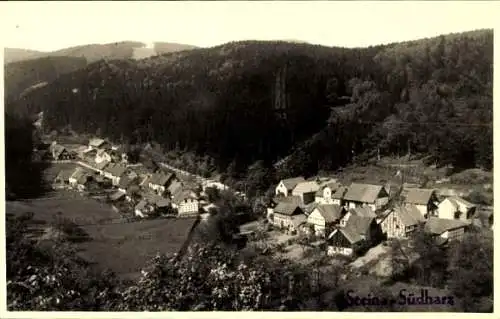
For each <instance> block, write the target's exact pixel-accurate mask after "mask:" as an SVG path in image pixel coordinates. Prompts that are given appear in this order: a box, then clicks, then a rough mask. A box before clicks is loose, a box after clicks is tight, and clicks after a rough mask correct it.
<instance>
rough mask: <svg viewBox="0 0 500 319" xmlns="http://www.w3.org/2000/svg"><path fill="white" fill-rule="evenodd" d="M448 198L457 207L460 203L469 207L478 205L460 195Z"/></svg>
mask: <svg viewBox="0 0 500 319" xmlns="http://www.w3.org/2000/svg"><path fill="white" fill-rule="evenodd" d="M448 200H449V201H450V202H451V203H452V204H453V205H454V206H455V207H456V208H458V206H459V205H463V206H465V207H466V208H467V209H469V208H472V207H476V205H474V204H472V203H471V202H468V201H466V200H465V199H463V198H461V197H458V196H452V197H448Z"/></svg>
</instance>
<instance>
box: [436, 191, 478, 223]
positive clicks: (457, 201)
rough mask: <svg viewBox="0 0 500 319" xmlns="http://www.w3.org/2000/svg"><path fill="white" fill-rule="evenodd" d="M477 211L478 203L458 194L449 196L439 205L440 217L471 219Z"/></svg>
mask: <svg viewBox="0 0 500 319" xmlns="http://www.w3.org/2000/svg"><path fill="white" fill-rule="evenodd" d="M475 212H476V205H474V204H472V203H469V202H468V201H466V200H465V199H463V198H460V197H458V196H453V197H448V198H446V199H445V200H443V201H442V202H441V203H439V205H438V217H439V218H442V219H459V220H462V221H470V220H471V219H472V218H473V217H474V214H475Z"/></svg>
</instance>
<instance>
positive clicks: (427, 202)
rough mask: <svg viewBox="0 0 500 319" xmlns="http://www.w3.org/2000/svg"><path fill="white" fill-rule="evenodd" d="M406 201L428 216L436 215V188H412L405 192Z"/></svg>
mask: <svg viewBox="0 0 500 319" xmlns="http://www.w3.org/2000/svg"><path fill="white" fill-rule="evenodd" d="M404 203H405V204H406V205H413V206H415V207H416V208H417V209H418V210H419V211H420V213H421V214H422V216H423V217H425V218H427V217H429V216H434V215H435V212H436V210H437V206H438V199H437V196H436V191H435V190H434V189H421V188H410V189H407V190H406V192H405V196H404Z"/></svg>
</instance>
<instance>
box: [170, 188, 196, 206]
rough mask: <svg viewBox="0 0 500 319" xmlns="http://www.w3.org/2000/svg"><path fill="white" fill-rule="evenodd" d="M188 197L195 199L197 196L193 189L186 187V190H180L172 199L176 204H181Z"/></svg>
mask: <svg viewBox="0 0 500 319" xmlns="http://www.w3.org/2000/svg"><path fill="white" fill-rule="evenodd" d="M187 198H193V199H195V198H196V194H195V193H194V192H193V191H192V190H189V189H186V190H183V191H181V192H178V193H177V194H176V195H175V196H174V198H173V199H172V201H173V202H174V203H175V204H180V203H181V202H182V201H183V200H185V199H187Z"/></svg>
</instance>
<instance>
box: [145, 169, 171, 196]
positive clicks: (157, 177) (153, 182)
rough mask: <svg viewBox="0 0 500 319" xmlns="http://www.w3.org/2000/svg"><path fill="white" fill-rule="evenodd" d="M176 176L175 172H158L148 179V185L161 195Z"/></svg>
mask: <svg viewBox="0 0 500 319" xmlns="http://www.w3.org/2000/svg"><path fill="white" fill-rule="evenodd" d="M174 178H175V174H173V173H166V174H165V173H162V172H158V173H155V174H153V175H152V176H151V178H150V179H149V181H148V186H149V188H150V189H152V190H154V191H156V192H157V193H158V194H159V195H162V194H163V193H165V190H166V189H167V187H168V186H169V185H170V183H171V182H172V180H173V179H174Z"/></svg>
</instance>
